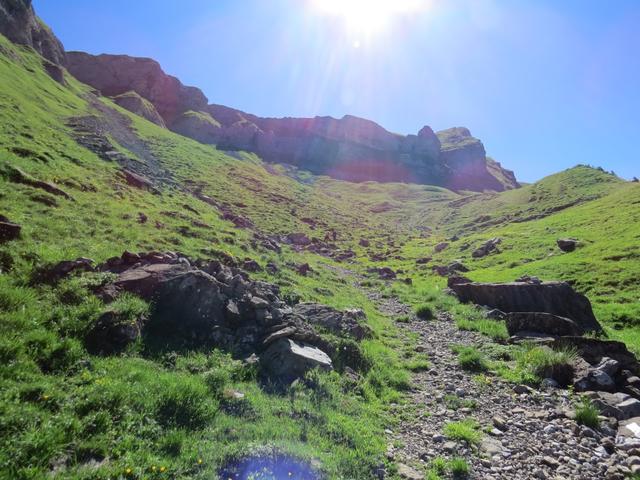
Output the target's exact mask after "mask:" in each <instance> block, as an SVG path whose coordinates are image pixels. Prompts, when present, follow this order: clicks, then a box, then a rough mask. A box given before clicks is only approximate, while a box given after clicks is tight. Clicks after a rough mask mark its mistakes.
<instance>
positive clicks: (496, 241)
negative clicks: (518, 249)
mask: <svg viewBox="0 0 640 480" xmlns="http://www.w3.org/2000/svg"><path fill="white" fill-rule="evenodd" d="M500 243H502V239H501V238H492V239H491V240H487V241H486V242H485V243H484V244H482V245H481V246H480V247H478V248H477V249H476V250H474V251H473V253H472V254H471V256H472V257H473V258H482V257H486V256H487V255H489V254H490V253H493V252H497V251H498V245H500Z"/></svg>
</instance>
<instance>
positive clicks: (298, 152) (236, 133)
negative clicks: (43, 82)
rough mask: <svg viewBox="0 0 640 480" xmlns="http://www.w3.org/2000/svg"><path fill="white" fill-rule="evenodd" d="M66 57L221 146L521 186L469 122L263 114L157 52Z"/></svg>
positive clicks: (382, 174) (459, 181)
mask: <svg viewBox="0 0 640 480" xmlns="http://www.w3.org/2000/svg"><path fill="white" fill-rule="evenodd" d="M67 57H68V62H67V68H68V69H69V72H70V73H71V74H72V75H74V76H75V77H76V78H78V79H79V80H80V81H82V82H84V83H87V84H89V85H91V86H93V87H94V88H96V89H98V90H100V92H101V93H102V94H104V95H108V96H116V95H121V94H123V93H125V92H128V91H134V92H136V93H137V94H139V95H140V96H141V97H143V98H145V99H146V100H148V101H149V102H151V103H152V104H153V105H154V106H155V109H156V110H157V112H158V113H159V114H160V116H161V117H162V119H163V121H164V122H165V124H166V125H167V127H168V128H170V129H171V130H173V131H175V132H176V133H179V134H181V135H184V136H187V137H190V138H193V139H195V140H198V141H200V142H202V143H210V144H216V145H217V147H218V148H219V149H221V150H246V151H250V152H254V153H256V154H257V155H259V156H260V157H262V158H263V159H264V160H266V161H268V162H278V163H288V164H291V165H296V166H299V167H300V168H303V169H306V170H309V171H311V172H313V173H316V174H322V175H329V176H331V177H334V178H339V179H344V180H350V181H357V182H359V181H368V180H377V181H383V182H414V183H424V184H433V185H441V186H445V187H447V188H450V189H454V190H474V191H484V190H493V191H501V190H505V189H510V188H516V187H518V186H519V185H518V183H517V181H516V179H515V177H514V175H513V172H510V171H508V170H505V169H503V168H502V167H501V166H500V165H499V164H497V163H496V162H493V161H491V160H489V159H487V157H486V153H485V150H484V146H483V145H482V142H481V141H480V140H478V139H477V138H474V137H473V136H471V133H470V132H469V130H468V129H466V128H461V127H458V128H452V129H449V130H444V131H441V132H438V133H437V134H436V133H434V132H433V130H432V129H431V128H430V127H428V126H426V127H424V128H422V129H421V130H420V131H419V132H418V134H417V135H406V136H405V135H399V134H395V133H391V132H389V131H387V130H385V129H384V128H382V127H381V126H380V125H378V124H376V123H374V122H372V121H370V120H366V119H363V118H358V117H354V116H351V115H346V116H344V117H343V118H340V119H336V118H332V117H314V118H261V117H257V116H255V115H251V114H248V113H245V112H242V111H240V110H235V109H233V108H229V107H225V106H222V105H208V104H207V102H208V101H207V98H206V97H205V96H204V94H203V93H202V92H201V91H200V90H199V89H197V88H194V87H186V86H184V85H183V84H182V83H181V82H180V81H179V80H178V79H177V78H175V77H172V76H170V75H167V74H166V73H164V72H163V71H162V69H161V67H160V65H159V64H158V63H157V62H155V61H154V60H151V59H146V58H134V57H129V56H126V55H98V56H94V55H89V54H87V53H83V52H68V54H67ZM125 108H126V107H125ZM134 111H135V110H134ZM136 113H137V112H136Z"/></svg>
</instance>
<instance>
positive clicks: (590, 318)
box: [450, 282, 602, 332]
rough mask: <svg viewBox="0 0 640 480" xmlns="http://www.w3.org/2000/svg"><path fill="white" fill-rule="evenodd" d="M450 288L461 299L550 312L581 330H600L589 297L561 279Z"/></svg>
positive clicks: (505, 309) (506, 308) (508, 310)
mask: <svg viewBox="0 0 640 480" xmlns="http://www.w3.org/2000/svg"><path fill="white" fill-rule="evenodd" d="M450 288H451V289H452V290H453V291H454V292H455V293H456V295H457V296H458V298H459V299H460V300H461V301H462V302H465V303H466V302H472V303H475V304H477V305H486V306H488V307H490V308H497V309H499V310H502V311H503V312H506V313H513V312H545V313H550V314H553V315H557V316H559V317H565V318H568V319H570V320H573V321H574V322H575V323H576V324H577V325H578V326H579V327H580V328H581V329H582V330H583V331H585V332H602V327H601V326H600V324H599V323H598V321H597V320H596V317H595V315H594V314H593V310H592V308H591V303H590V302H589V299H588V298H587V297H585V296H584V295H581V294H579V293H577V292H576V291H575V290H574V289H573V288H572V287H571V285H569V284H568V283H565V282H540V283H534V282H512V283H459V284H456V285H452V286H451V287H450Z"/></svg>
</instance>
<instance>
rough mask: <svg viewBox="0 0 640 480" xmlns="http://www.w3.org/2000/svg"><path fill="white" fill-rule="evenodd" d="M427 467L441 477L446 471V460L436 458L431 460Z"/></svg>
mask: <svg viewBox="0 0 640 480" xmlns="http://www.w3.org/2000/svg"><path fill="white" fill-rule="evenodd" d="M429 466H430V468H431V469H432V470H433V471H435V473H438V474H440V475H442V474H443V473H445V472H446V471H447V460H446V459H444V458H442V457H436V458H434V459H433V460H431V463H430V464H429Z"/></svg>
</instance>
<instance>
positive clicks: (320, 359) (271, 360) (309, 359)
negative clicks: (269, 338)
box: [260, 338, 333, 382]
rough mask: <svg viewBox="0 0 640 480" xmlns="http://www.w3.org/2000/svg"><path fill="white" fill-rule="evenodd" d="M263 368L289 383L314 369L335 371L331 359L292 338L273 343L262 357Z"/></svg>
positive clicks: (317, 349)
mask: <svg viewBox="0 0 640 480" xmlns="http://www.w3.org/2000/svg"><path fill="white" fill-rule="evenodd" d="M260 364H261V367H262V368H263V369H264V370H265V371H266V372H268V373H269V374H270V375H271V376H273V377H276V378H278V379H280V380H282V381H285V382H289V381H293V380H294V379H296V378H300V377H302V376H304V374H305V373H306V372H307V371H309V370H311V369H313V368H319V369H321V370H331V369H333V364H332V362H331V358H329V356H328V355H327V354H326V353H325V352H323V351H322V350H320V349H319V348H317V347H314V346H312V345H309V344H305V343H302V342H295V341H293V340H291V339H290V338H280V339H279V340H277V341H275V342H273V343H272V344H271V345H270V346H269V347H268V348H267V350H265V351H264V353H263V354H262V355H261V356H260Z"/></svg>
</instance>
